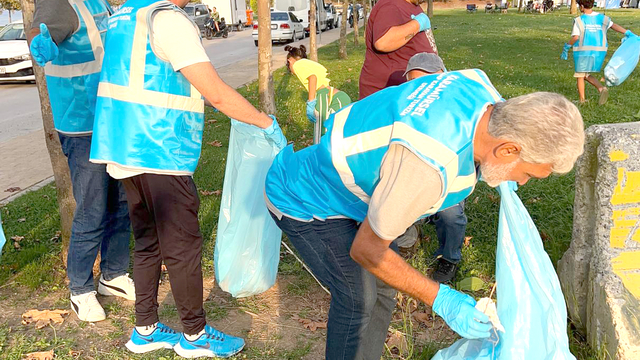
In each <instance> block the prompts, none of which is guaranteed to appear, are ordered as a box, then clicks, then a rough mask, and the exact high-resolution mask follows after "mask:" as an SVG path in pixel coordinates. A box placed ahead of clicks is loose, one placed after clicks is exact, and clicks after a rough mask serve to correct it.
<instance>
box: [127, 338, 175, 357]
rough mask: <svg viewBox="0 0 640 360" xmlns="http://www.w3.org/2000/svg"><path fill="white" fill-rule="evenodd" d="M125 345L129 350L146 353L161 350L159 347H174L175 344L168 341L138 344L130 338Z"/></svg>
mask: <svg viewBox="0 0 640 360" xmlns="http://www.w3.org/2000/svg"><path fill="white" fill-rule="evenodd" d="M124 346H125V347H126V348H127V349H128V350H129V351H131V352H132V353H136V354H144V353H147V352H150V351H155V350H159V349H173V346H172V345H171V344H169V343H167V342H152V343H148V344H144V345H137V344H134V343H133V342H132V341H131V340H129V341H128V342H127V343H126V344H125V345H124Z"/></svg>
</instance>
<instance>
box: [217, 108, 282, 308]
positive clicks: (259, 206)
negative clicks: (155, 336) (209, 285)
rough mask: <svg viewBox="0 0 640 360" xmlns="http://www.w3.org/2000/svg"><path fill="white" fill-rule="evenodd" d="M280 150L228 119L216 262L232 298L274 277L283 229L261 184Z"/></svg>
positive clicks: (260, 287)
mask: <svg viewBox="0 0 640 360" xmlns="http://www.w3.org/2000/svg"><path fill="white" fill-rule="evenodd" d="M280 150H281V149H280V148H277V147H275V146H273V145H271V144H270V143H269V142H268V141H267V140H266V138H265V136H264V134H263V132H262V130H261V129H259V128H258V127H256V126H253V125H249V124H245V123H242V122H239V121H237V120H233V119H232V120H231V135H230V137H229V153H228V155H227V165H226V169H225V175H224V184H223V188H222V203H221V204H220V215H219V218H218V232H217V236H216V245H215V251H214V266H215V273H216V280H217V281H218V285H220V288H222V290H224V291H227V292H229V293H231V295H233V296H234V297H246V296H251V295H256V294H260V293H262V292H264V291H266V290H268V289H269V288H270V287H271V286H273V284H275V281H276V273H277V272H278V262H279V260H280V239H281V237H282V232H281V231H280V229H279V228H278V227H277V226H276V224H275V222H274V221H273V219H272V218H271V216H270V215H269V212H268V210H267V205H266V203H265V200H264V184H265V179H266V177H267V171H268V170H269V167H270V166H271V163H272V161H273V159H274V158H275V156H276V154H277V153H278V152H279V151H280Z"/></svg>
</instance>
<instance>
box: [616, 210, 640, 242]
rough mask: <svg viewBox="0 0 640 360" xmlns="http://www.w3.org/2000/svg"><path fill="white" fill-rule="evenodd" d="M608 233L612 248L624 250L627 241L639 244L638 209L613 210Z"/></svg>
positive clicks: (639, 214) (639, 213)
mask: <svg viewBox="0 0 640 360" xmlns="http://www.w3.org/2000/svg"><path fill="white" fill-rule="evenodd" d="M611 220H613V226H612V227H611V231H610V233H609V236H610V241H611V247H612V248H618V249H621V248H624V247H625V242H626V241H627V239H631V240H634V241H637V242H640V207H633V208H628V209H620V210H613V215H612V216H611Z"/></svg>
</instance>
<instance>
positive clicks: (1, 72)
mask: <svg viewBox="0 0 640 360" xmlns="http://www.w3.org/2000/svg"><path fill="white" fill-rule="evenodd" d="M6 81H36V77H35V75H34V74H33V64H32V63H31V55H30V54H29V45H27V37H26V35H25V32H24V24H23V23H22V22H15V23H11V24H9V25H7V26H5V27H4V28H3V29H2V30H0V82H6Z"/></svg>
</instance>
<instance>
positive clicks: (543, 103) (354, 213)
mask: <svg viewBox="0 0 640 360" xmlns="http://www.w3.org/2000/svg"><path fill="white" fill-rule="evenodd" d="M451 122H453V124H452V123H451ZM329 123H330V124H329V125H328V132H327V134H325V136H323V137H322V138H321V141H320V143H319V144H317V145H313V146H310V147H307V148H304V149H302V150H300V151H298V152H294V151H293V146H288V147H286V148H285V149H283V150H282V151H281V152H280V153H279V154H278V155H277V156H276V158H275V160H274V162H273V164H272V166H271V168H270V170H269V172H268V173H267V179H266V187H265V196H266V200H267V206H268V208H269V211H270V212H271V214H272V217H273V219H274V220H275V221H276V224H277V225H278V226H279V227H280V229H282V231H284V232H285V233H286V234H287V236H288V238H289V240H290V241H291V242H292V243H293V245H294V246H295V247H296V249H297V250H298V252H299V253H300V255H301V256H302V258H303V260H304V261H305V263H306V264H307V265H308V266H309V268H310V269H311V271H312V272H313V273H314V274H315V276H316V277H317V278H318V279H319V280H320V281H321V282H322V283H323V284H325V285H326V286H327V287H328V288H329V290H330V292H331V304H330V308H329V319H328V324H327V342H326V347H325V349H326V350H325V358H326V359H329V360H336V359H341V360H342V359H380V357H381V355H382V351H383V346H384V343H385V339H386V337H387V330H388V328H389V324H390V321H391V317H392V313H393V309H394V308H395V305H396V300H395V298H394V296H395V294H396V290H395V289H397V290H399V291H402V292H403V293H405V294H408V295H409V296H411V297H413V298H415V299H418V300H420V301H422V302H424V303H426V304H428V305H430V306H432V309H433V310H434V311H435V313H436V314H438V315H440V316H441V317H442V318H443V319H444V320H445V321H446V322H447V324H448V325H449V326H450V327H451V328H452V329H453V330H454V331H456V332H457V333H458V334H460V335H461V336H463V337H466V338H471V339H474V338H486V337H489V335H490V331H491V328H492V326H491V324H490V322H489V318H488V317H487V316H486V315H485V314H483V313H482V312H480V311H479V310H477V309H475V308H474V306H475V303H476V302H475V300H474V299H473V298H472V297H470V296H469V295H466V294H463V293H461V292H458V291H455V290H453V289H451V288H450V287H448V286H447V285H444V284H438V283H436V282H434V281H433V280H431V279H429V278H427V277H425V276H424V275H423V274H422V273H420V272H419V271H417V270H416V269H414V268H413V267H411V265H409V264H408V263H407V262H405V261H404V260H403V259H402V258H401V257H400V256H399V255H398V254H397V253H396V251H394V250H396V248H397V247H396V245H395V243H394V239H396V238H397V237H398V236H399V235H400V234H402V233H403V232H404V231H405V229H407V227H409V226H410V225H411V224H413V223H414V222H415V221H416V220H418V219H420V218H425V217H427V216H430V215H433V214H435V213H437V212H438V211H439V210H440V209H445V208H448V207H450V206H453V205H455V204H458V203H460V201H462V200H463V199H465V198H467V197H468V196H469V195H470V194H471V193H472V191H473V189H474V187H475V185H476V181H477V179H478V177H480V178H481V179H483V180H484V181H485V182H487V184H488V185H490V186H497V185H498V184H499V183H501V182H503V181H507V180H511V181H517V182H518V183H519V184H521V185H523V184H525V183H526V182H527V181H528V180H529V179H530V178H546V177H547V176H549V175H550V174H551V173H566V172H569V171H570V170H571V169H572V167H573V165H574V163H575V161H576V159H577V158H578V156H580V154H581V153H582V151H583V146H584V125H583V121H582V116H581V115H580V112H579V111H578V109H577V108H576V106H575V105H574V104H572V103H571V102H570V101H568V100H567V99H566V98H564V97H563V96H561V95H558V94H553V93H533V94H528V95H523V96H519V97H516V98H513V99H509V100H507V101H502V97H501V96H500V94H499V93H498V92H497V91H496V90H495V88H494V87H493V85H492V84H491V82H490V81H489V79H488V78H487V76H486V75H485V74H484V73H483V72H482V71H480V70H476V69H471V70H461V71H451V72H446V73H443V74H434V75H428V76H423V77H421V78H418V79H415V80H413V81H410V82H407V83H405V84H402V85H399V86H395V87H391V88H388V89H385V90H382V91H379V92H377V93H375V94H373V95H371V96H369V97H367V98H365V99H363V100H360V101H358V102H355V103H353V104H351V105H349V106H347V107H345V108H344V109H342V110H340V111H339V112H337V113H336V114H334V115H333V116H332V117H331V119H330V120H329Z"/></svg>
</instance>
